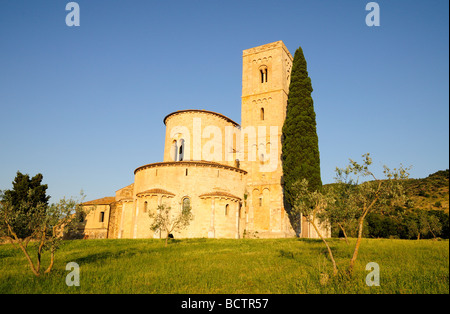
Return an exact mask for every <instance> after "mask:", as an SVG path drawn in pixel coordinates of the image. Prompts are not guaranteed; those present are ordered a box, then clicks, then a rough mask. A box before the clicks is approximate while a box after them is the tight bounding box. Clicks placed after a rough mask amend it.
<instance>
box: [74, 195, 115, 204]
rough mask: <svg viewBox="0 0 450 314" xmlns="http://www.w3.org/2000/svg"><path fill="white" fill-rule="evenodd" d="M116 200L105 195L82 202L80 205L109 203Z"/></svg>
mask: <svg viewBox="0 0 450 314" xmlns="http://www.w3.org/2000/svg"><path fill="white" fill-rule="evenodd" d="M115 201H116V198H115V197H114V196H107V197H103V198H99V199H96V200H92V201H88V202H84V203H82V205H110V204H112V203H114V202H115Z"/></svg>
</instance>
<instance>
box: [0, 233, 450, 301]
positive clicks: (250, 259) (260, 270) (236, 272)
mask: <svg viewBox="0 0 450 314" xmlns="http://www.w3.org/2000/svg"><path fill="white" fill-rule="evenodd" d="M353 244H354V240H353V242H351V243H350V245H347V244H346V243H345V241H342V240H338V239H333V240H331V247H332V249H333V252H334V254H335V258H336V260H337V263H338V267H339V268H340V269H342V270H343V269H345V268H347V265H348V261H349V259H350V257H351V254H352V250H353ZM47 255H48V254H47ZM69 262H76V263H78V265H79V266H80V286H78V287H76V286H72V287H68V286H67V285H66V283H65V278H66V276H67V274H69V271H66V270H65V266H66V264H67V263H69ZM369 262H376V263H378V265H379V266H380V286H379V287H377V286H372V287H369V286H367V285H366V284H365V278H366V276H367V274H368V273H369V272H370V271H366V270H365V266H366V264H367V263H369ZM47 264H48V260H46V259H45V258H44V260H43V265H44V266H43V267H46V265H47ZM331 273H332V268H331V263H330V261H329V260H328V257H327V253H326V249H325V246H324V245H323V243H322V242H321V241H318V240H307V239H273V240H271V239H241V240H215V239H189V240H172V241H171V243H170V244H169V246H168V247H167V248H165V247H164V243H163V241H161V240H154V239H148V240H125V239H123V240H75V241H67V242H64V244H63V246H62V248H61V250H60V251H58V253H57V255H56V262H55V266H54V269H53V271H52V272H51V273H50V274H49V275H43V276H42V277H39V278H37V277H35V276H34V275H33V274H32V273H31V271H30V269H29V266H28V264H27V261H26V260H25V258H24V256H23V254H22V252H20V251H19V250H17V249H14V248H13V247H12V246H11V245H9V244H5V245H0V293H170V294H172V293H189V294H191V293H192V294H197V293H205V294H209V293H231V294H233V293H250V294H254V293H282V294H284V293H289V294H297V293H449V242H448V241H431V240H420V241H414V240H387V239H364V240H363V243H362V245H361V249H360V254H359V257H358V261H357V264H356V268H355V273H354V276H353V277H352V278H347V277H346V276H344V275H339V276H337V277H333V276H331Z"/></svg>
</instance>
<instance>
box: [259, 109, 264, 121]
mask: <svg viewBox="0 0 450 314" xmlns="http://www.w3.org/2000/svg"><path fill="white" fill-rule="evenodd" d="M259 116H260V118H261V121H264V108H261V110H260V113H259Z"/></svg>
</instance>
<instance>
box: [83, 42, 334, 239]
mask: <svg viewBox="0 0 450 314" xmlns="http://www.w3.org/2000/svg"><path fill="white" fill-rule="evenodd" d="M292 61H293V57H292V55H291V54H290V53H289V51H288V50H287V48H286V46H285V45H284V44H283V42H282V41H277V42H274V43H270V44H266V45H262V46H259V47H255V48H251V49H247V50H244V51H243V68H242V103H241V124H240V125H239V124H238V123H236V122H235V121H233V120H231V119H230V118H228V117H226V116H224V115H222V114H220V113H217V112H212V111H207V110H180V111H176V112H172V113H170V114H168V115H167V116H166V117H165V118H164V120H163V122H164V124H165V126H166V136H165V146H164V157H163V161H162V162H158V163H152V164H148V165H143V166H140V167H138V168H137V169H135V170H134V182H133V183H131V184H130V185H128V186H126V187H124V188H122V189H120V190H118V191H116V194H115V196H114V197H104V198H101V199H97V200H93V201H90V202H85V203H83V205H84V207H85V208H86V210H87V213H88V214H87V216H86V219H85V228H84V234H85V238H160V237H163V238H164V237H165V234H161V233H162V232H160V231H156V232H154V231H152V230H150V224H151V219H150V217H149V211H157V208H158V205H161V204H166V205H167V206H170V207H171V209H172V211H173V212H177V211H178V212H180V211H181V210H182V209H183V208H186V207H190V208H191V211H192V214H193V220H192V221H191V223H190V224H189V226H188V227H187V228H186V229H184V230H183V231H181V232H180V233H174V234H173V235H174V237H175V238H242V237H259V238H267V237H294V236H300V237H317V234H316V233H315V231H314V230H313V228H312V227H311V226H309V224H308V223H306V221H304V220H303V221H302V223H301V227H300V228H299V227H295V228H294V227H293V224H292V223H291V221H290V218H289V216H288V214H287V212H286V210H285V204H284V198H283V189H282V186H281V180H282V164H281V134H282V127H283V123H284V120H285V116H286V106H287V98H288V93H289V83H290V71H291V68H292ZM299 136H301V134H299ZM325 235H327V236H329V230H328V231H327V232H325Z"/></svg>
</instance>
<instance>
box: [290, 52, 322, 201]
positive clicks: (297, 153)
mask: <svg viewBox="0 0 450 314" xmlns="http://www.w3.org/2000/svg"><path fill="white" fill-rule="evenodd" d="M312 91H313V88H312V85H311V79H310V78H309V76H308V71H307V66H306V60H305V57H304V55H303V50H302V48H301V47H299V48H298V49H297V51H296V52H295V55H294V61H293V64H292V74H291V83H290V85H289V96H288V101H287V110H286V120H285V121H284V125H283V138H282V162H283V181H284V191H285V197H286V199H287V201H288V202H289V203H290V204H292V201H291V200H292V199H293V197H295V195H293V192H292V189H291V186H292V184H293V183H294V182H295V181H297V180H302V179H307V180H308V182H309V185H308V186H309V189H310V190H311V191H314V190H318V189H320V188H321V187H322V180H321V178H320V157H319V139H318V137H317V131H316V114H315V112H314V105H313V99H312V97H311V93H312Z"/></svg>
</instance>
